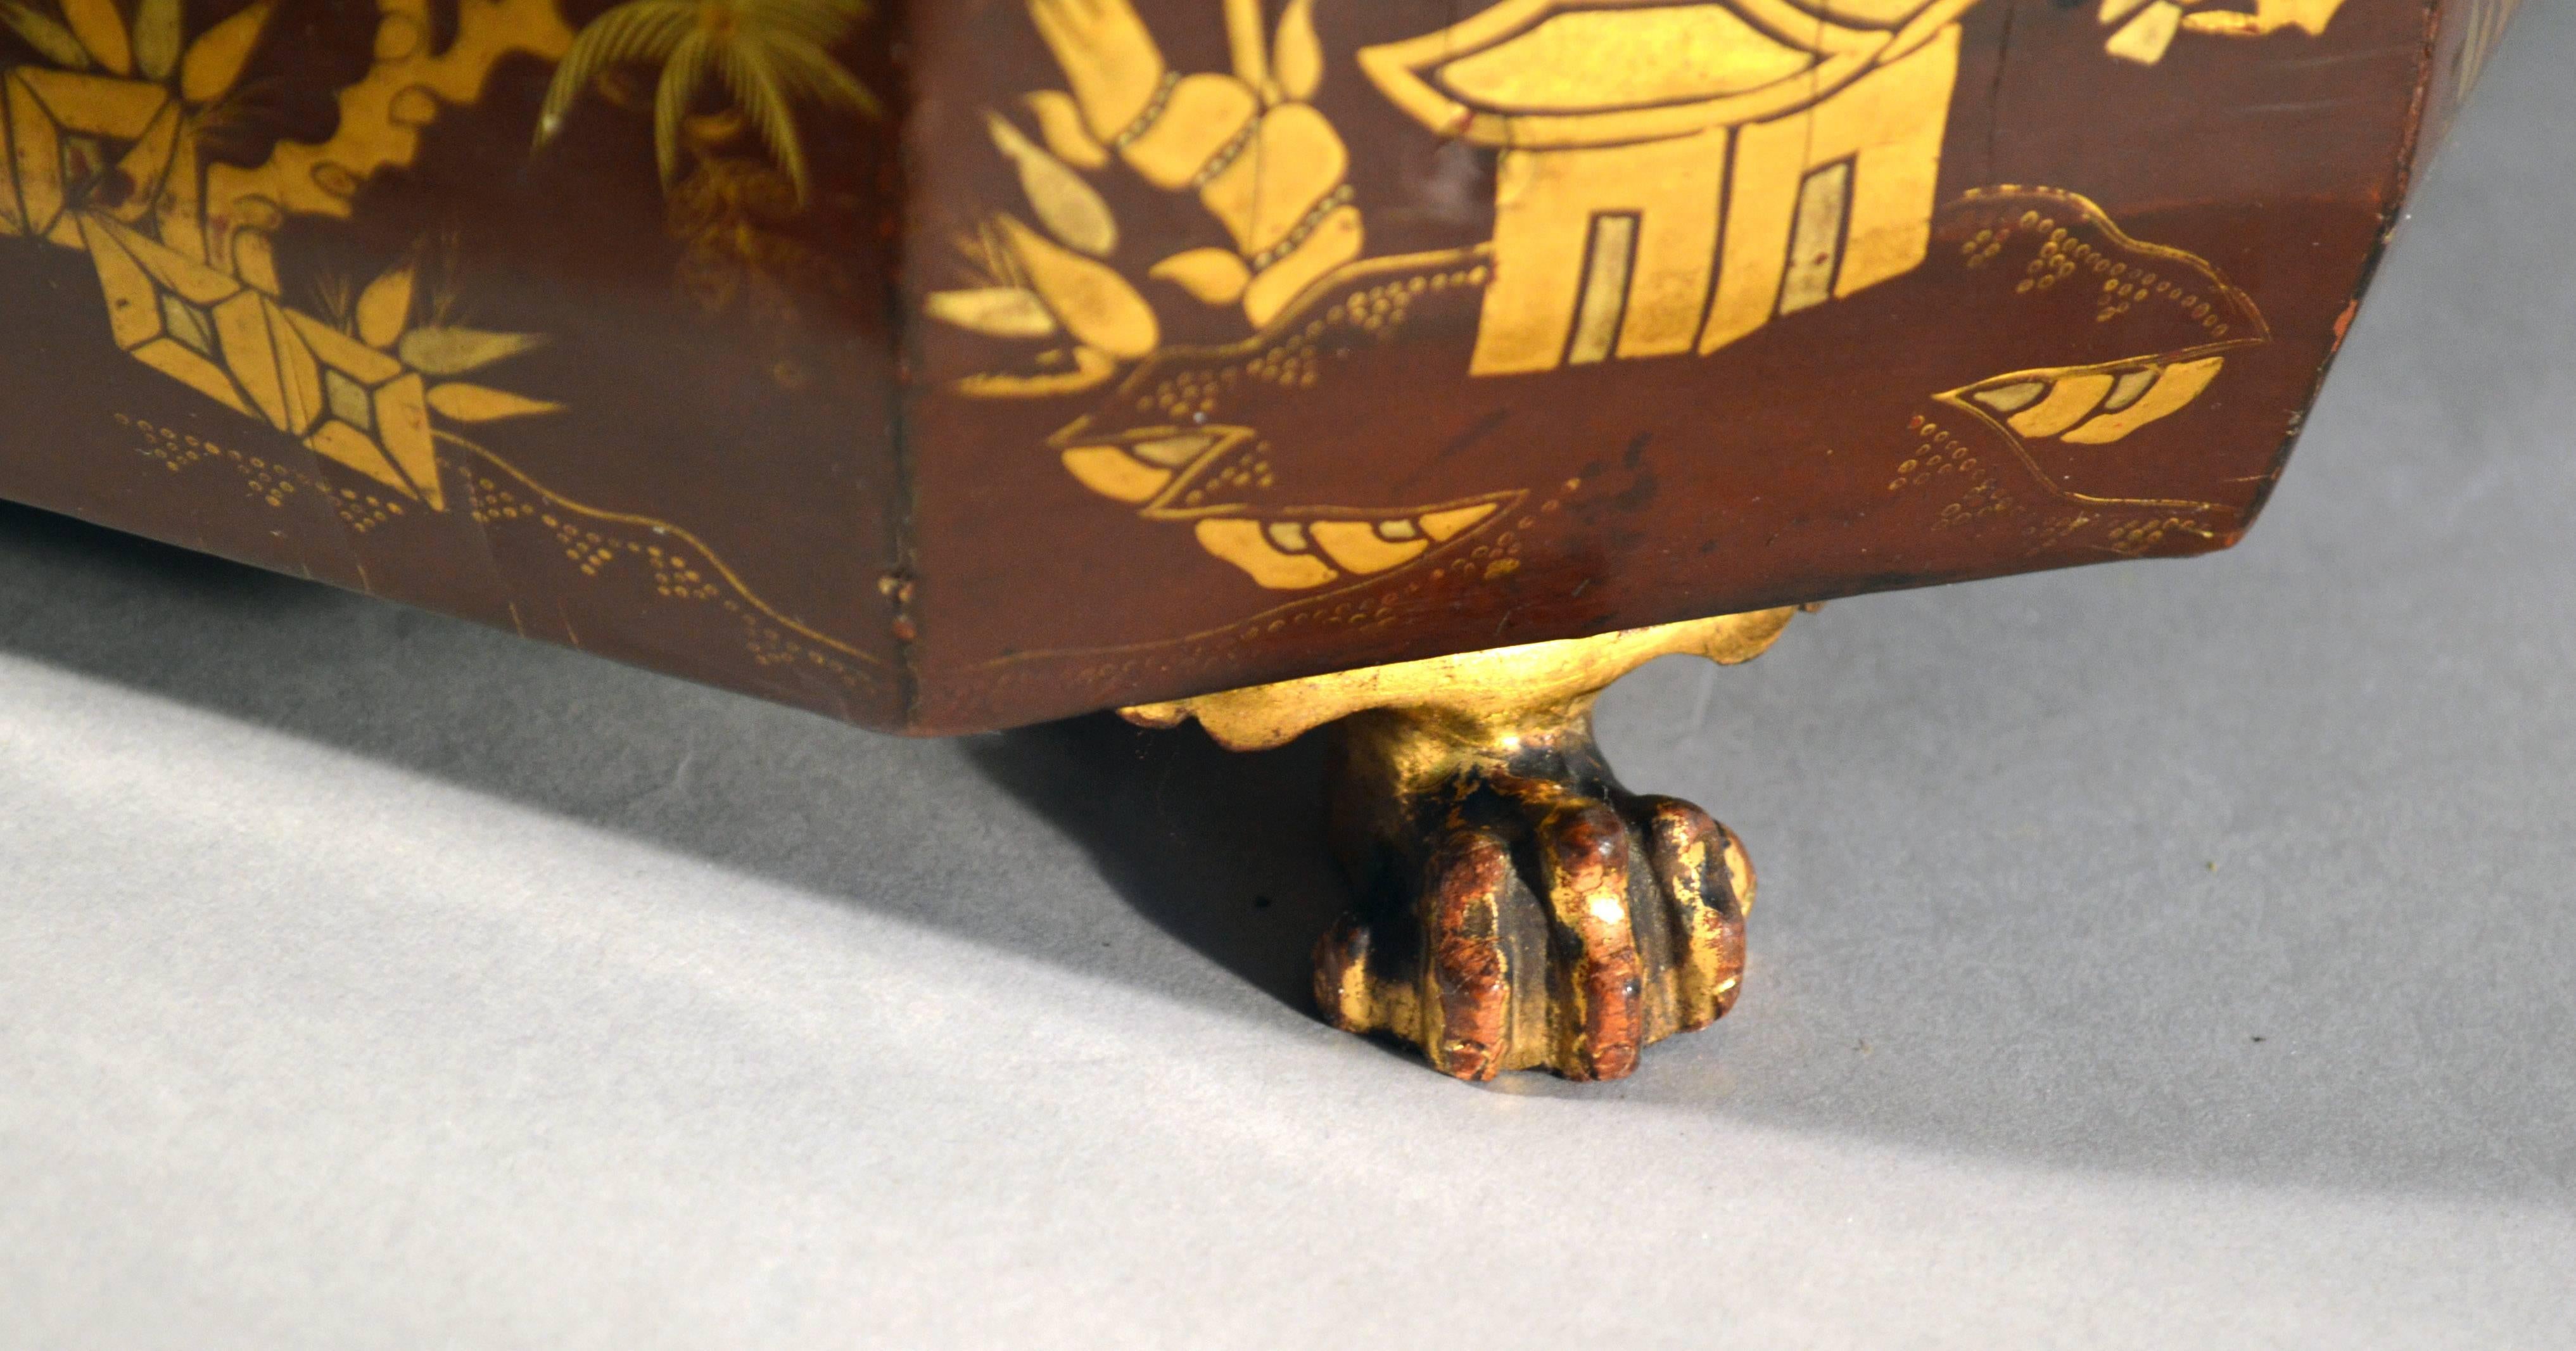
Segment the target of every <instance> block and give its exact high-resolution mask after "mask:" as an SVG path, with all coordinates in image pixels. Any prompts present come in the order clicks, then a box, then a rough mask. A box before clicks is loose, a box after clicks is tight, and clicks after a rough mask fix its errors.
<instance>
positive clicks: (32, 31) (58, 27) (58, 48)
mask: <svg viewBox="0 0 2576 1351" xmlns="http://www.w3.org/2000/svg"><path fill="white" fill-rule="evenodd" d="M0 23H6V24H8V25H9V29H10V31H11V32H14V33H16V34H17V35H18V36H20V37H22V38H25V39H26V40H27V45H28V46H30V47H33V48H35V49H36V51H37V52H38V53H39V54H40V55H42V56H43V57H44V58H45V59H46V60H48V61H51V62H53V63H54V64H55V65H57V66H60V67H62V68H63V69H65V70H87V69H89V68H90V59H89V49H88V48H86V47H83V46H82V45H81V40H80V39H79V38H76V37H74V36H72V30H70V29H68V28H65V27H63V25H62V23H61V21H60V20H57V19H56V18H54V17H53V16H52V15H50V14H44V13H40V12H38V11H37V10H34V9H31V8H29V7H28V6H27V5H26V4H25V3H23V0H0Z"/></svg>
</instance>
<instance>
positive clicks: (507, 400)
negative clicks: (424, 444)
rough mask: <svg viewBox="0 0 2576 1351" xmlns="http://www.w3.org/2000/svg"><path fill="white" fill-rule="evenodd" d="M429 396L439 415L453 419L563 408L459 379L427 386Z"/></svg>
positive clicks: (494, 418)
mask: <svg viewBox="0 0 2576 1351" xmlns="http://www.w3.org/2000/svg"><path fill="white" fill-rule="evenodd" d="M428 398H429V406H430V407H431V408H433V409H435V410H437V412H438V415H439V416H440V417H443V418H447V419H449V420H451V421H455V422H497V421H499V420H501V419H502V418H514V417H534V416H536V415H537V414H540V413H555V412H561V411H562V410H563V405H562V404H559V403H548V402H547V401H545V400H544V399H531V398H529V397H527V396H526V395H523V394H513V393H511V392H509V391H508V390H505V389H491V388H488V387H486V386H483V385H469V384H465V383H463V382H461V381H449V382H448V383H446V384H443V385H432V386H430V387H429V395H428Z"/></svg>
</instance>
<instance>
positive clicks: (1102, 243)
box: [984, 112, 1118, 258]
mask: <svg viewBox="0 0 2576 1351" xmlns="http://www.w3.org/2000/svg"><path fill="white" fill-rule="evenodd" d="M984 123H985V127H986V129H987V130H988V131H989V132H990V133H991V135H992V138H993V146H994V148H995V149H998V150H1000V151H1001V152H1002V155H1003V157H1004V158H1006V159H1008V160H1010V161H1011V163H1012V165H1013V166H1014V167H1016V168H1017V169H1018V170H1019V173H1020V191H1021V192H1023V193H1025V194H1027V196H1028V199H1029V206H1030V207H1031V208H1032V209H1034V210H1035V211H1036V212H1037V217H1038V223H1039V224H1041V225H1044V226H1046V228H1047V233H1049V234H1052V235H1054V236H1055V237H1056V238H1057V239H1059V240H1062V241H1063V242H1065V243H1067V244H1070V245H1072V246H1073V247H1075V248H1077V249H1080V250H1082V251H1083V252H1084V253H1087V254H1090V255H1091V256H1092V257H1094V258H1105V257H1107V256H1109V254H1110V253H1111V252H1112V251H1113V250H1115V249H1116V248H1117V247H1118V221H1117V218H1116V217H1114V216H1112V215H1111V214H1110V213H1109V203H1107V202H1105V201H1103V200H1101V197H1100V194H1099V192H1098V191H1096V190H1095V189H1093V187H1092V186H1091V185H1090V184H1089V183H1086V182H1084V181H1083V178H1082V175H1080V174H1078V173H1075V172H1074V171H1073V170H1072V168H1071V167H1070V166H1068V165H1066V164H1065V162H1064V161H1063V160H1060V159H1057V158H1056V157H1055V156H1053V155H1050V154H1048V153H1047V152H1046V151H1045V150H1044V149H1042V148H1040V147H1039V145H1038V144H1037V142H1035V141H1032V140H1030V139H1029V138H1028V137H1026V136H1023V135H1021V134H1020V129H1019V128H1017V127H1015V126H1012V125H1011V123H1010V120H1009V119H1008V118H1005V117H1003V116H1002V115H1001V114H1000V113H995V112H987V113H985V114H984Z"/></svg>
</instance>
